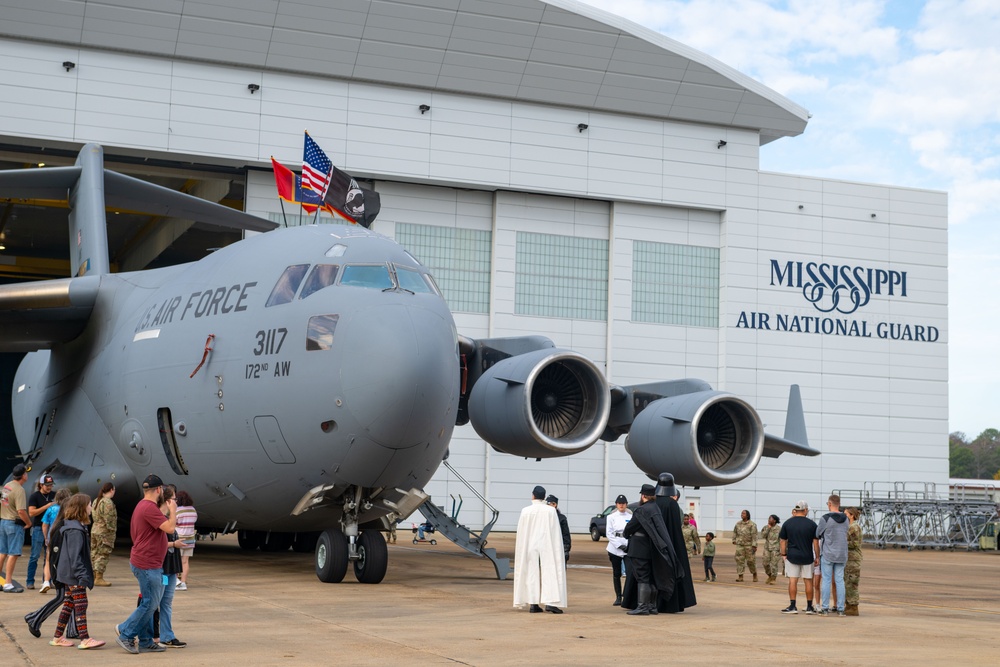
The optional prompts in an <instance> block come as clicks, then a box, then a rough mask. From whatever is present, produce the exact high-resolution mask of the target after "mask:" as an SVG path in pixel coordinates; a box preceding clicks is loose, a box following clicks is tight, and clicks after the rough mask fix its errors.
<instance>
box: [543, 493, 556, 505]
mask: <svg viewBox="0 0 1000 667" xmlns="http://www.w3.org/2000/svg"><path fill="white" fill-rule="evenodd" d="M545 502H547V503H551V504H553V505H558V504H559V499H558V498H556V497H555V496H553V495H550V496H549V497H548V498H546V499H545Z"/></svg>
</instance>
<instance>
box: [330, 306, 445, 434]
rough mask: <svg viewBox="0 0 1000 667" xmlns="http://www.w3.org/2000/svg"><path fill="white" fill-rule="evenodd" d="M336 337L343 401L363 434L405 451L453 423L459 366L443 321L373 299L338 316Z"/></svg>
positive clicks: (429, 312)
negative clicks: (375, 303)
mask: <svg viewBox="0 0 1000 667" xmlns="http://www.w3.org/2000/svg"><path fill="white" fill-rule="evenodd" d="M345 324H346V325H348V326H344V325H345ZM337 337H338V339H339V340H338V347H339V349H340V350H341V352H342V353H343V362H342V365H341V380H342V382H341V385H342V387H343V390H344V391H343V400H344V406H345V407H346V408H347V409H348V410H350V412H351V414H352V415H353V416H354V418H355V419H356V420H357V422H358V423H359V424H360V425H361V427H362V428H364V429H365V432H366V434H367V436H368V437H369V438H371V439H372V440H373V441H375V442H377V443H379V444H381V445H382V446H384V447H389V448H392V449H405V448H407V447H412V446H414V445H418V444H421V443H427V442H428V441H430V440H437V439H438V437H439V435H440V433H441V429H442V428H444V427H452V426H454V424H455V412H456V410H457V405H458V389H459V387H458V385H459V371H458V356H457V352H456V349H455V338H454V329H453V325H452V323H451V321H450V319H448V318H445V317H444V316H443V314H442V313H439V312H435V311H433V310H429V309H426V308H419V307H415V306H406V305H389V306H387V305H380V306H378V307H373V308H369V309H366V310H363V311H361V312H360V313H358V314H356V315H354V316H352V317H351V319H350V320H349V321H348V322H344V321H341V323H340V325H339V326H338V328H337ZM449 432H450V431H449Z"/></svg>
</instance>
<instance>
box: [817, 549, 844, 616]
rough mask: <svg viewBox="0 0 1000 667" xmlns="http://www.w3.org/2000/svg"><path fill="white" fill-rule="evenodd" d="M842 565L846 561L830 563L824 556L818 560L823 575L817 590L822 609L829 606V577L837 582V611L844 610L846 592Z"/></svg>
mask: <svg viewBox="0 0 1000 667" xmlns="http://www.w3.org/2000/svg"><path fill="white" fill-rule="evenodd" d="M844 565H846V563H831V562H830V561H829V560H827V559H826V558H823V559H821V560H820V562H819V569H820V572H821V573H822V575H823V581H822V582H820V586H819V590H820V595H821V599H822V601H823V609H829V608H830V579H831V578H832V579H833V580H834V581H835V582H836V584H837V611H844V602H845V600H846V599H847V592H846V591H845V590H844Z"/></svg>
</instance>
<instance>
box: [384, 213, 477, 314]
mask: <svg viewBox="0 0 1000 667" xmlns="http://www.w3.org/2000/svg"><path fill="white" fill-rule="evenodd" d="M492 238H493V235H492V234H491V233H490V232H489V231H482V230H478V229H456V228H454V227H438V226H435V225H417V224H410V223H402V222H397V223H396V241H397V242H398V243H399V244H400V245H401V246H403V247H404V248H406V249H407V251H409V252H410V253H411V254H412V255H413V256H414V257H419V258H420V262H419V263H420V264H422V265H423V266H426V267H427V268H428V269H429V270H430V272H431V273H433V274H434V278H435V279H436V281H437V284H438V285H440V287H441V289H440V294H441V295H442V296H444V298H445V300H446V301H447V302H448V306H449V307H450V308H451V309H452V310H453V311H455V312H461V313H486V312H489V307H490V246H491V244H492ZM428 277H429V276H428ZM401 286H402V285H401ZM404 287H405V286H404Z"/></svg>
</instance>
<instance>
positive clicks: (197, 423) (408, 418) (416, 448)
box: [0, 144, 818, 583]
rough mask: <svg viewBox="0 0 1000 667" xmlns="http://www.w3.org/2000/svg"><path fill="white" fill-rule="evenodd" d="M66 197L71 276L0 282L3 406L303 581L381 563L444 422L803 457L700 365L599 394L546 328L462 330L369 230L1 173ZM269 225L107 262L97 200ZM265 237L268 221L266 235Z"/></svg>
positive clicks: (426, 276)
mask: <svg viewBox="0 0 1000 667" xmlns="http://www.w3.org/2000/svg"><path fill="white" fill-rule="evenodd" d="M8 197H44V198H50V199H60V198H61V199H68V201H69V207H70V215H69V229H70V247H71V260H70V264H71V268H72V274H73V277H71V278H66V279H58V280H49V281H39V282H33V283H22V284H12V285H5V286H2V287H0V350H2V351H8V352H10V351H24V352H28V354H26V356H25V358H24V360H23V362H22V363H21V365H20V367H19V369H18V371H17V374H16V377H15V381H14V388H13V399H12V408H13V418H14V424H15V431H16V434H17V439H18V443H19V446H20V449H21V452H22V456H23V458H24V461H25V462H26V463H27V464H29V465H31V466H32V468H33V470H34V473H32V474H35V473H37V474H39V475H40V474H43V473H50V474H52V475H53V476H54V477H55V479H56V483H57V484H59V485H69V486H71V487H74V488H78V489H80V490H83V491H88V492H91V493H93V492H95V491H96V490H97V488H98V487H99V486H100V485H101V483H103V482H105V481H108V480H111V481H114V483H115V484H116V486H117V489H118V498H119V501H120V502H119V504H120V505H121V506H122V507H130V506H132V505H133V504H134V502H135V500H137V499H138V497H139V495H140V491H139V483H138V481H137V480H141V479H143V478H144V477H145V476H146V475H147V474H148V473H150V472H156V473H157V474H159V475H161V476H163V477H164V478H165V479H167V480H168V481H174V482H176V483H178V484H180V485H183V487H184V488H186V489H188V490H190V491H192V492H194V493H197V496H198V497H199V504H198V513H199V529H200V530H214V531H221V532H233V531H238V533H239V537H240V543H241V545H243V546H246V547H257V546H261V548H264V549H288V548H289V546H292V547H293V548H295V549H296V550H300V551H314V553H315V554H316V572H317V576H318V577H319V578H320V579H321V580H323V581H326V582H339V581H341V580H343V578H344V577H345V574H346V571H347V567H348V564H349V563H351V562H353V565H354V570H355V575H356V576H357V578H358V580H359V581H362V582H366V583H377V582H379V581H381V580H382V578H383V577H384V576H385V572H386V567H387V562H388V554H387V549H386V545H385V541H384V539H383V538H382V536H381V534H380V533H379V532H378V531H379V530H383V529H384V528H385V527H386V526H387V525H388V524H387V521H388V520H391V519H395V518H400V517H405V516H408V515H409V514H410V513H411V512H413V511H414V509H416V508H417V507H418V506H419V505H420V504H421V503H423V502H424V501H425V500H426V498H427V496H426V494H424V493H423V490H422V489H423V487H424V486H425V485H426V484H427V482H428V481H429V480H430V479H431V477H432V475H434V473H435V471H436V470H437V469H438V467H439V466H440V465H441V464H442V461H443V460H444V459H445V457H446V455H447V451H448V443H449V440H450V438H451V435H452V431H453V430H454V428H455V426H456V425H461V424H465V423H467V422H470V421H471V423H472V425H473V427H474V428H475V430H476V432H477V433H478V434H479V435H480V436H481V437H482V438H483V440H485V441H486V442H488V443H489V444H490V445H491V446H493V447H494V448H495V449H496V450H498V451H501V452H506V453H509V454H512V455H515V456H524V457H531V458H545V457H555V456H566V455H570V454H574V453H576V452H580V451H582V450H584V449H586V448H588V447H590V446H591V445H593V444H594V443H595V442H597V441H598V440H599V439H602V438H603V439H605V440H615V439H617V438H618V437H620V436H621V435H624V434H628V440H627V442H626V446H627V449H628V451H629V453H630V454H631V456H632V457H633V458H634V460H635V462H636V465H637V466H638V467H639V468H640V469H641V470H643V471H644V472H646V473H647V474H649V475H651V476H655V475H656V474H657V473H659V472H660V471H663V470H669V471H671V472H673V473H674V475H675V477H676V480H677V482H678V483H679V484H687V485H718V484H729V483H733V482H736V481H739V480H741V479H743V478H745V477H746V476H747V475H749V474H750V473H751V472H752V471H753V470H754V468H755V467H756V466H757V464H758V462H759V460H760V458H761V456H762V455H763V456H778V455H780V454H781V453H782V452H793V453H796V454H803V455H815V454H817V453H818V452H816V451H815V450H813V449H811V448H809V447H808V445H807V443H806V440H805V425H804V419H803V417H802V410H801V402H800V401H799V400H798V399H797V394H796V393H795V392H793V395H792V398H793V399H794V400H792V401H790V405H791V409H790V414H789V417H788V421H787V424H788V425H787V426H786V432H785V437H784V438H781V437H775V436H770V435H766V434H765V433H764V430H763V426H762V424H761V420H760V417H759V416H758V414H757V412H756V411H755V410H754V409H753V408H752V407H751V406H750V405H749V404H748V403H746V402H745V401H743V400H742V399H740V398H738V397H737V396H734V395H731V394H728V393H724V392H718V391H714V390H712V389H711V387H709V386H708V385H707V384H706V383H704V382H701V381H699V380H673V381H666V382H659V383H651V384H643V385H635V386H611V385H609V383H608V381H607V380H606V379H605V377H604V375H603V373H602V371H601V370H600V369H599V368H598V367H597V366H596V365H595V364H594V363H593V362H592V361H590V360H589V359H587V358H585V357H584V356H582V355H580V354H578V353H576V352H573V351H571V350H565V349H559V348H556V347H555V346H554V345H553V343H552V342H551V341H550V340H548V339H546V338H543V337H538V336H525V337H516V338H498V339H487V340H472V339H470V338H466V337H464V336H461V335H459V333H458V331H457V330H456V327H455V322H454V320H453V318H452V315H451V312H450V311H449V309H448V307H447V305H446V303H445V300H444V298H442V295H441V292H440V290H439V289H438V287H437V285H436V284H435V282H434V278H433V277H432V276H431V274H430V273H429V272H428V270H427V269H426V268H425V267H424V266H422V265H421V264H420V262H419V261H417V259H416V258H414V257H413V256H412V255H410V254H409V253H408V252H407V251H406V250H405V249H403V248H402V247H400V246H399V245H398V244H396V243H395V242H394V241H393V240H391V239H389V238H386V237H384V236H381V235H379V234H377V233H374V232H372V231H370V230H367V229H364V228H362V227H353V226H341V225H312V226H303V227H293V228H286V229H274V230H272V228H273V227H275V225H274V224H273V223H270V222H268V221H265V220H262V219H260V218H256V217H254V216H250V215H247V214H244V213H241V212H238V211H234V210H232V209H229V208H226V207H224V206H220V205H217V204H213V203H211V202H207V201H204V200H201V199H198V198H195V197H191V196H188V195H185V194H182V193H179V192H176V191H173V190H169V189H166V188H161V187H159V186H156V185H153V184H151V183H147V182H145V181H141V180H138V179H133V178H130V177H127V176H124V175H121V174H117V173H115V172H112V171H108V170H105V168H104V162H103V149H102V148H101V147H100V146H98V145H94V144H88V145H87V146H85V147H84V148H83V150H82V151H81V153H80V155H79V157H78V159H77V161H76V164H75V166H71V167H57V168H46V169H30V170H12V171H4V172H0V198H8ZM109 205H114V206H123V207H127V208H130V209H133V210H138V211H143V212H149V213H154V214H161V215H171V216H175V217H183V218H185V219H191V220H198V221H204V222H211V223H212V224H216V225H222V226H230V227H237V228H240V229H247V230H255V231H266V233H262V234H256V235H251V236H250V237H249V238H246V239H244V240H242V241H239V242H237V243H234V244H232V245H229V246H227V247H225V248H222V249H219V250H217V251H216V252H214V253H211V254H209V255H208V256H206V257H205V258H203V259H201V260H200V261H197V262H194V263H191V264H185V265H178V266H172V267H167V268H158V269H150V270H145V271H137V272H129V273H111V272H110V265H109V258H108V249H107V227H106V225H107V222H106V207H107V206H109ZM268 230H272V231H268Z"/></svg>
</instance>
